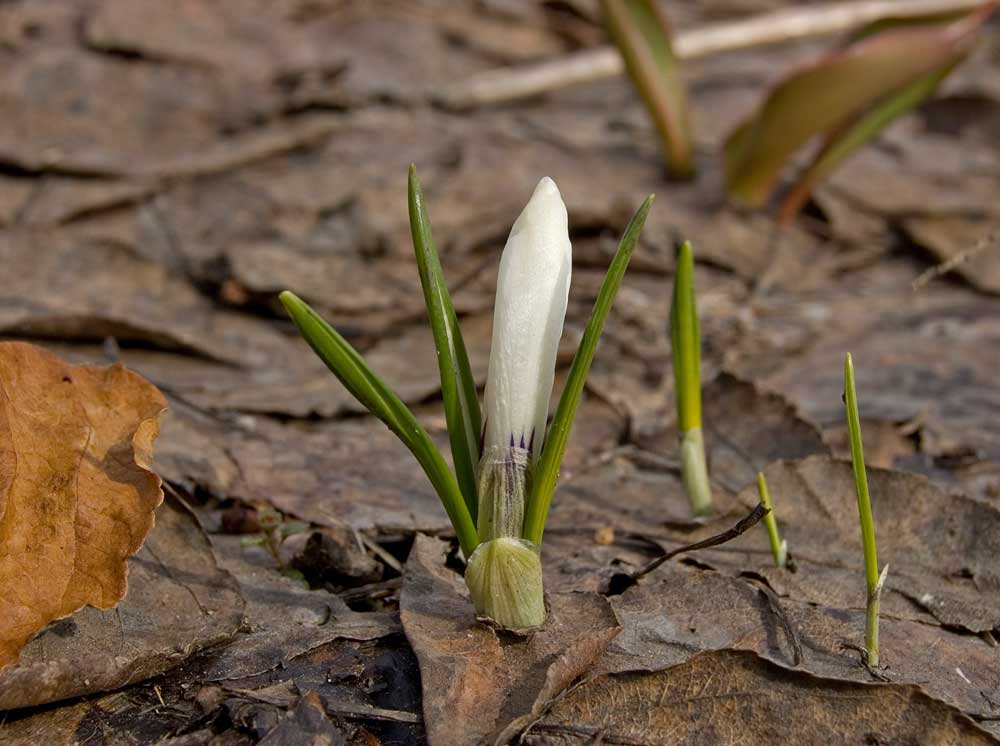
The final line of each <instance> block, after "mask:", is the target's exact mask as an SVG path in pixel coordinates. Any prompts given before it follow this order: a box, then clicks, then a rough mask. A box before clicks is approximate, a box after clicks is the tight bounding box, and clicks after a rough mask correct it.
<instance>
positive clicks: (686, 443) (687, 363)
mask: <svg viewBox="0 0 1000 746" xmlns="http://www.w3.org/2000/svg"><path fill="white" fill-rule="evenodd" d="M670 339H671V343H672V347H673V363H674V389H675V394H676V397H677V427H678V429H679V431H680V436H681V475H682V477H683V479H684V488H685V490H686V491H687V494H688V499H689V500H690V501H691V509H692V510H693V511H694V514H695V515H698V516H704V515H708V514H710V513H711V512H712V488H711V486H710V484H709V481H708V465H707V463H706V461H705V441H704V437H703V435H702V430H701V337H700V334H699V331H698V311H697V308H696V303H695V291H694V253H693V251H692V249H691V244H690V242H688V241H685V242H684V244H683V245H682V246H681V248H680V251H679V252H678V254H677V274H676V276H675V278H674V294H673V302H672V303H671V309H670Z"/></svg>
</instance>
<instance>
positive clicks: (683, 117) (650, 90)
mask: <svg viewBox="0 0 1000 746" xmlns="http://www.w3.org/2000/svg"><path fill="white" fill-rule="evenodd" d="M601 7H602V9H603V11H604V19H605V24H606V25H607V29H608V33H609V35H610V36H611V39H612V40H613V41H614V43H615V45H616V46H617V47H618V50H619V52H621V55H622V59H623V60H624V62H625V69H626V70H627V71H628V74H629V77H630V78H631V79H632V82H633V84H635V87H636V89H637V90H638V91H639V95H640V96H641V97H642V100H643V102H644V103H645V104H646V108H647V109H648V110H649V114H650V116H651V117H652V118H653V123H654V124H655V125H656V130H657V132H658V133H659V135H660V142H661V145H662V148H663V157H664V159H665V160H666V164H667V169H668V170H669V172H670V173H671V175H672V176H674V177H676V178H684V179H686V178H690V177H691V176H692V175H693V174H694V163H693V160H692V148H691V123H690V115H689V113H688V105H687V91H686V88H685V85H684V81H683V80H682V78H681V74H680V65H679V63H678V61H677V57H676V56H675V55H674V51H673V44H672V42H671V38H672V36H673V31H672V29H671V26H670V22H669V20H668V19H667V15H666V13H665V12H664V10H663V7H662V6H661V4H660V3H659V2H657V0H601Z"/></svg>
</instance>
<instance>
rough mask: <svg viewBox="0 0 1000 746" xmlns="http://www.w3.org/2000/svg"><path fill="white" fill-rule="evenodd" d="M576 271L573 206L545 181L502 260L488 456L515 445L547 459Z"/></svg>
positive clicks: (487, 430) (487, 410) (516, 225)
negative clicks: (545, 444) (545, 442)
mask: <svg viewBox="0 0 1000 746" xmlns="http://www.w3.org/2000/svg"><path fill="white" fill-rule="evenodd" d="M571 263H572V249H571V246H570V241H569V228H568V225H567V216H566V205H565V204H564V203H563V201H562V197H561V196H560V194H559V189H558V188H557V187H556V184H555V182H554V181H552V179H550V178H548V177H545V178H544V179H542V180H541V181H540V182H538V186H536V187H535V191H534V193H533V194H532V195H531V200H530V201H529V202H528V205H527V206H526V207H525V208H524V211H523V212H522V213H521V215H520V217H518V219H517V221H516V222H515V223H514V227H513V228H512V229H511V231H510V237H509V238H508V239H507V245H506V247H504V250H503V256H502V257H501V258H500V273H499V276H498V279H497V298H496V306H495V307H494V310H493V343H492V347H491V348H490V367H489V374H488V375H487V378H486V397H485V413H484V414H485V416H486V422H485V437H484V443H483V445H484V452H486V451H487V449H489V448H490V447H492V446H508V445H509V444H510V442H511V440H513V441H514V445H515V446H520V447H529V446H531V450H532V453H533V456H534V458H537V457H538V454H539V453H541V446H542V438H543V437H544V434H545V420H546V416H547V414H548V408H549V397H550V396H551V395H552V379H553V377H554V375H555V362H556V352H557V351H558V347H559V338H560V337H561V336H562V329H563V320H564V319H565V317H566V301H567V298H568V296H569V283H570V267H571ZM522 444H523V445H522Z"/></svg>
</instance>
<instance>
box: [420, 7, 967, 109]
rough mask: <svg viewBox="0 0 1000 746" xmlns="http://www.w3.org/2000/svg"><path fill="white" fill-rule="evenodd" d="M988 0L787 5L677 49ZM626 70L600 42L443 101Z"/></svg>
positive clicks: (700, 52) (479, 78) (526, 93)
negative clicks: (791, 6) (597, 44)
mask: <svg viewBox="0 0 1000 746" xmlns="http://www.w3.org/2000/svg"><path fill="white" fill-rule="evenodd" d="M981 5H983V0H855V2H847V3H834V4H830V5H820V6H815V7H801V8H787V9H784V10H779V11H775V12H772V13H762V14H760V15H758V16H755V17H753V18H748V19H745V20H740V21H730V22H725V23H713V24H708V25H706V26H701V27H699V28H694V29H690V30H689V31H680V32H678V33H677V35H676V36H675V37H674V53H675V54H676V55H677V57H678V58H679V59H682V60H691V59H697V58H699V57H708V56H710V55H713V54H719V53H721V52H734V51H737V50H740V49H747V48H750V47H762V46H768V45H771V44H782V43H785V42H789V41H795V40H798V39H809V38H812V37H816V36H827V35H830V34H837V33H841V32H843V31H850V30H851V29H856V28H859V27H861V26H864V25H867V24H869V23H872V22H874V21H877V20H879V19H881V18H913V17H919V16H926V15H935V14H938V13H952V12H960V11H963V10H969V9H971V8H977V7H980V6H981ZM624 71H625V66H624V64H623V63H622V59H621V55H620V54H619V53H618V50H617V49H615V48H614V47H610V46H608V47H597V48H595V49H587V50H583V51H581V52H574V53H572V54H568V55H566V56H564V57H560V58H558V59H553V60H546V61H545V62H539V63H535V64H530V65H521V66H518V67H504V68H499V69H496V70H488V71H486V72H483V73H479V74H477V75H473V76H470V77H468V78H466V79H464V80H459V81H458V82H456V83H454V84H452V85H449V86H447V87H445V88H444V89H443V90H441V91H440V92H439V94H438V95H437V96H436V98H437V101H438V102H439V103H440V104H442V105H443V106H445V107H447V108H450V109H470V108H475V107H478V106H487V105H489V104H499V103H504V102H508V101H516V100H518V99H522V98H529V97H531V96H537V95H539V94H542V93H547V92H549V91H554V90H558V89H560V88H565V87H567V86H571V85H578V84H580V83H594V82H597V81H599V80H605V79H607V78H614V77H616V76H618V75H621V74H622V73H623V72H624Z"/></svg>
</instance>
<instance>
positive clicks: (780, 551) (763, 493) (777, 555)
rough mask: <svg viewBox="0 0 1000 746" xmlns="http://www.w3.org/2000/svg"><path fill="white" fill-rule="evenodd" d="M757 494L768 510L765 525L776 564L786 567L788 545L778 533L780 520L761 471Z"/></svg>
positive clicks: (758, 476) (758, 478)
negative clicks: (775, 512)
mask: <svg viewBox="0 0 1000 746" xmlns="http://www.w3.org/2000/svg"><path fill="white" fill-rule="evenodd" d="M757 494H759V495H760V504H761V505H763V506H764V507H765V508H767V510H768V513H767V515H766V516H764V525H765V526H766V527H767V536H768V539H769V540H770V542H771V554H772V555H774V564H775V565H777V566H778V567H784V566H785V564H786V562H787V560H788V544H787V543H786V542H785V541H784V540H783V539H782V538H781V534H780V533H779V531H778V519H777V518H775V517H774V508H773V507H772V506H771V491H770V490H769V489H768V488H767V480H766V479H764V473H763V472H760V471H759V472H757Z"/></svg>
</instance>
